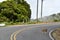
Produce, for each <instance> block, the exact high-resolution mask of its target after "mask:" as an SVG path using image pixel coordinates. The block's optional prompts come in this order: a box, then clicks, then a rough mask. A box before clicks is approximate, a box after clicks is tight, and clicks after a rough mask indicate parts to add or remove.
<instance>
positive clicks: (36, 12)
mask: <svg viewBox="0 0 60 40" xmlns="http://www.w3.org/2000/svg"><path fill="white" fill-rule="evenodd" d="M38 5H39V0H37V11H36V20H37V22H38Z"/></svg>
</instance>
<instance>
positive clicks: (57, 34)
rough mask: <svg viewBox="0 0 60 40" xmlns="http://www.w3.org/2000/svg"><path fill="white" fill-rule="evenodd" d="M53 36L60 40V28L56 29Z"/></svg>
mask: <svg viewBox="0 0 60 40" xmlns="http://www.w3.org/2000/svg"><path fill="white" fill-rule="evenodd" d="M52 36H53V38H54V39H55V40H60V28H57V29H55V30H54V31H53V32H52Z"/></svg>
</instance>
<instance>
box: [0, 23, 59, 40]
mask: <svg viewBox="0 0 60 40" xmlns="http://www.w3.org/2000/svg"><path fill="white" fill-rule="evenodd" d="M43 28H47V30H48V31H47V32H42V29H43ZM55 28H60V23H53V24H36V25H27V26H12V27H1V28H0V40H11V35H12V40H51V39H50V37H49V32H50V31H51V30H53V29H55ZM14 32H16V33H14ZM13 33H14V34H13ZM14 37H15V39H14Z"/></svg>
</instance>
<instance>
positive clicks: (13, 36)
mask: <svg viewBox="0 0 60 40" xmlns="http://www.w3.org/2000/svg"><path fill="white" fill-rule="evenodd" d="M30 28H34V27H29V28H23V29H21V30H18V31H15V32H14V33H12V34H11V37H10V40H16V36H17V34H18V33H21V32H23V31H25V30H27V29H30Z"/></svg>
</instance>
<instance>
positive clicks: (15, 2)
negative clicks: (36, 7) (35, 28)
mask: <svg viewBox="0 0 60 40" xmlns="http://www.w3.org/2000/svg"><path fill="white" fill-rule="evenodd" d="M30 17H31V9H30V5H29V4H28V3H27V2H26V1H25V0H7V1H3V2H1V3H0V22H4V21H8V22H9V21H13V22H23V21H24V22H26V21H29V20H30Z"/></svg>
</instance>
